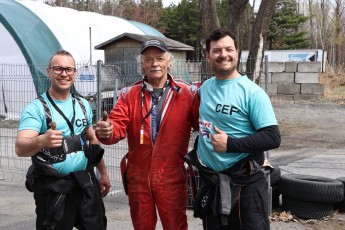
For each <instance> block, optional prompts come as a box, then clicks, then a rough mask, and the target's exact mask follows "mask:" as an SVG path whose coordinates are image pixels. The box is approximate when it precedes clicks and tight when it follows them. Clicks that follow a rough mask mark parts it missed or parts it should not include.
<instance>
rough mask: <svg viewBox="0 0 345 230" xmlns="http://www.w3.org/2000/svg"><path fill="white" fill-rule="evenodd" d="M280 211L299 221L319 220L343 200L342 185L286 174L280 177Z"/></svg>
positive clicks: (323, 178)
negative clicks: (288, 213) (288, 212)
mask: <svg viewBox="0 0 345 230" xmlns="http://www.w3.org/2000/svg"><path fill="white" fill-rule="evenodd" d="M279 190H280V193H281V194H282V209H283V210H285V211H290V212H291V214H292V215H295V216H296V217H298V218H301V219H321V218H323V217H325V216H329V215H331V214H332V213H333V206H334V205H335V204H336V203H339V202H341V201H342V200H344V184H343V183H342V182H341V181H339V180H335V179H330V178H326V177H318V176H310V175H299V174H286V175H282V176H281V177H280V183H279Z"/></svg>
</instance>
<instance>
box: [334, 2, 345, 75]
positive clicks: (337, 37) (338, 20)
mask: <svg viewBox="0 0 345 230" xmlns="http://www.w3.org/2000/svg"><path fill="white" fill-rule="evenodd" d="M333 10H334V14H333V20H332V21H333V27H334V36H333V38H334V55H333V67H334V69H337V68H336V67H338V66H340V65H341V64H342V63H343V60H344V58H343V57H342V55H343V53H344V52H343V50H341V46H342V43H343V42H344V39H343V36H342V34H341V31H342V28H343V27H344V26H345V23H344V21H343V20H342V19H344V11H345V1H344V0H334V4H333Z"/></svg>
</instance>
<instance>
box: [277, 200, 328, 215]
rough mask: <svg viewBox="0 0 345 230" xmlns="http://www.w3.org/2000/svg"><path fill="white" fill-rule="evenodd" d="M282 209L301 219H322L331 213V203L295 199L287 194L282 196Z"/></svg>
mask: <svg viewBox="0 0 345 230" xmlns="http://www.w3.org/2000/svg"><path fill="white" fill-rule="evenodd" d="M282 201H283V204H282V209H283V210H284V211H290V212H291V214H292V215H294V216H297V217H298V218H301V219H306V220H308V219H322V218H323V217H325V216H330V215H332V213H333V204H332V203H318V202H308V201H301V200H296V199H293V198H289V197H287V196H284V195H283V196H282Z"/></svg>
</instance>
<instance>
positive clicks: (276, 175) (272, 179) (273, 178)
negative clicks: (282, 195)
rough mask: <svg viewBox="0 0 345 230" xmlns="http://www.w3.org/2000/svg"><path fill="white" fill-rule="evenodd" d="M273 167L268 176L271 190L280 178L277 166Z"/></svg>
mask: <svg viewBox="0 0 345 230" xmlns="http://www.w3.org/2000/svg"><path fill="white" fill-rule="evenodd" d="M273 167H274V170H273V172H272V173H271V174H270V183H271V187H272V188H273V187H274V186H275V185H277V184H278V183H279V181H280V176H281V171H280V168H279V167H278V166H273Z"/></svg>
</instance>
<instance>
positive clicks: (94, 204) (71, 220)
mask: <svg viewBox="0 0 345 230" xmlns="http://www.w3.org/2000/svg"><path fill="white" fill-rule="evenodd" d="M92 182H93V196H92V197H90V196H89V195H86V193H85V192H84V190H82V189H76V190H74V191H73V192H72V193H70V194H68V195H67V196H66V200H65V202H64V208H63V216H62V219H61V220H60V221H59V222H57V223H56V225H55V226H54V228H49V227H48V226H47V225H44V224H43V223H44V221H45V220H46V218H47V213H48V212H49V210H50V209H51V207H52V205H55V203H56V202H58V199H59V194H56V193H44V194H36V193H35V194H34V198H35V204H36V215H37V219H36V229H37V230H47V229H54V230H72V229H73V227H76V228H78V229H80V230H104V229H106V227H107V218H106V216H105V208H104V203H103V200H102V196H101V191H100V186H99V183H98V180H97V179H96V178H92Z"/></svg>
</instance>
